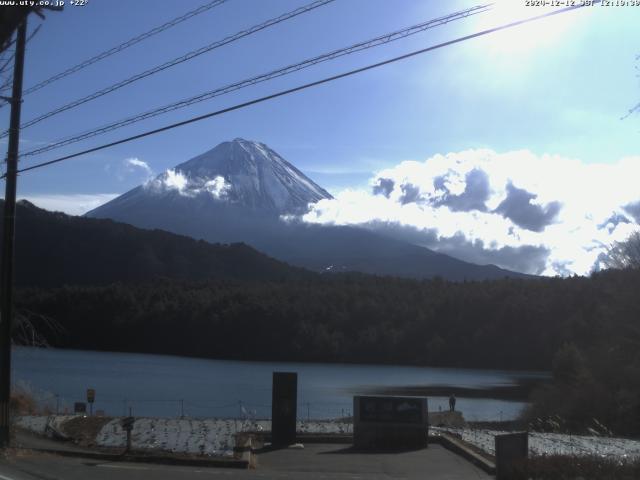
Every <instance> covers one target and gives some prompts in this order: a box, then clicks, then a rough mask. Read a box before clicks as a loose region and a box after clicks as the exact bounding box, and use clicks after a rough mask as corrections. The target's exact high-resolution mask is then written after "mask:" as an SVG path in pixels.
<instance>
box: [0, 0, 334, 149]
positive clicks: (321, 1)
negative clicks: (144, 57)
mask: <svg viewBox="0 0 640 480" xmlns="http://www.w3.org/2000/svg"><path fill="white" fill-rule="evenodd" d="M334 1H335V0H315V1H314V2H311V3H310V4H308V5H305V6H303V7H300V8H296V9H295V10H292V11H290V12H287V13H285V14H282V15H280V16H278V17H275V18H271V19H269V20H267V21H266V22H263V23H261V24H258V25H254V26H253V27H251V28H249V29H247V30H242V31H240V32H238V33H235V34H233V35H230V36H228V37H225V38H223V39H222V40H218V41H216V42H214V43H211V44H209V45H205V46H204V47H201V48H198V49H197V50H192V51H190V52H188V53H186V54H184V55H182V56H180V57H176V58H174V59H172V60H169V61H168V62H165V63H163V64H161V65H157V66H155V67H153V68H150V69H148V70H145V71H144V72H141V73H138V74H136V75H134V76H132V77H129V78H126V79H124V80H122V81H120V82H118V83H115V84H113V85H110V86H108V87H106V88H103V89H102V90H98V91H97V92H94V93H92V94H89V95H87V96H85V97H82V98H79V99H77V100H74V101H73V102H70V103H67V104H66V105H63V106H61V107H58V108H56V109H55V110H51V111H50V112H47V113H44V114H42V115H40V116H39V117H36V118H34V119H32V120H29V121H28V122H26V123H24V124H22V125H21V126H20V128H23V129H24V128H27V127H30V126H31V125H35V124H36V123H39V122H41V121H43V120H45V119H47V118H50V117H53V116H54V115H58V114H59V113H62V112H65V111H67V110H70V109H72V108H75V107H78V106H80V105H83V104H85V103H87V102H90V101H91V100H95V99H96V98H100V97H102V96H104V95H107V94H109V93H111V92H114V91H116V90H119V89H120V88H122V87H125V86H127V85H130V84H132V83H134V82H137V81H138V80H142V79H143V78H147V77H149V76H151V75H154V74H156V73H159V72H162V71H163V70H166V69H168V68H171V67H174V66H176V65H179V64H181V63H184V62H186V61H189V60H192V59H194V58H196V57H198V56H200V55H203V54H205V53H207V52H210V51H212V50H215V49H216V48H220V47H222V46H224V45H227V44H229V43H232V42H235V41H236V40H239V39H241V38H244V37H247V36H249V35H252V34H254V33H256V32H259V31H261V30H264V29H266V28H269V27H272V26H273V25H277V24H279V23H282V22H284V21H286V20H289V19H291V18H294V17H297V16H298V15H302V14H303V13H307V12H309V11H311V10H314V9H316V8H318V7H322V6H324V5H326V4H328V3H331V2H334ZM7 135H8V131H5V132H3V133H2V134H0V138H2V137H5V136H7Z"/></svg>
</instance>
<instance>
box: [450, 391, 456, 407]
mask: <svg viewBox="0 0 640 480" xmlns="http://www.w3.org/2000/svg"><path fill="white" fill-rule="evenodd" d="M455 410H456V394H455V393H452V394H451V396H450V397H449V411H450V412H455Z"/></svg>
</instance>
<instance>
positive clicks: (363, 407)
mask: <svg viewBox="0 0 640 480" xmlns="http://www.w3.org/2000/svg"><path fill="white" fill-rule="evenodd" d="M359 401H360V409H359V410H360V418H359V420H360V421H362V422H372V423H422V422H424V415H426V412H424V411H423V407H422V400H421V399H418V398H416V399H411V398H393V397H359Z"/></svg>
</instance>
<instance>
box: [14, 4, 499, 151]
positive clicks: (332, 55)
mask: <svg viewBox="0 0 640 480" xmlns="http://www.w3.org/2000/svg"><path fill="white" fill-rule="evenodd" d="M488 9H490V4H487V5H479V6H476V7H472V8H469V9H466V10H462V11H459V12H455V13H452V14H449V15H445V16H443V17H438V18H436V19H432V20H429V21H426V22H423V23H420V24H417V25H414V26H411V27H408V28H404V29H402V30H397V31H395V32H391V33H386V34H384V35H381V36H378V37H375V38H373V39H370V40H366V41H364V42H359V43H356V44H354V45H351V46H349V47H346V48H341V49H338V50H333V51H331V52H328V53H324V54H322V55H318V56H316V57H312V58H308V59H306V60H303V61H302V62H299V63H295V64H292V65H288V66H286V67H283V68H279V69H277V70H273V71H270V72H268V73H263V74H261V75H258V76H255V77H251V78H249V79H245V80H241V81H239V82H235V83H232V84H229V85H226V86H224V87H220V88H217V89H215V90H210V91H207V92H204V93H201V94H198V95H195V96H193V97H189V98H186V99H183V100H180V101H178V102H173V103H170V104H168V105H164V106H162V107H159V108H155V109H153V110H150V111H147V112H144V113H140V114H137V115H134V116H132V117H128V118H125V119H123V120H119V121H117V122H113V123H110V124H107V125H104V126H102V127H98V128H96V129H93V130H89V131H87V132H84V133H81V134H78V135H75V136H72V137H68V138H64V139H61V140H59V141H55V142H53V143H51V144H49V145H46V146H44V147H40V148H37V149H34V150H31V151H28V152H25V153H24V154H23V155H22V157H28V156H33V155H38V154H41V153H44V152H48V151H50V150H54V149H57V148H61V147H63V146H66V145H70V144H72V143H76V142H79V141H81V140H85V139H87V138H90V137H95V136H97V135H102V134H104V133H107V132H110V131H113V130H117V129H119V128H122V127H126V126H128V125H131V124H134V123H137V122H140V121H142V120H146V119H148V118H152V117H155V116H158V115H161V114H164V113H167V112H170V111H173V110H178V109H180V108H185V107H188V106H190V105H193V104H196V103H200V102H203V101H205V100H210V99H212V98H215V97H218V96H221V95H226V94H228V93H231V92H234V91H236V90H240V89H243V88H246V87H249V86H252V85H256V84H258V83H262V82H266V81H268V80H272V79H274V78H278V77H281V76H284V75H288V74H291V73H294V72H297V71H299V70H303V69H305V68H309V67H311V66H313V65H317V64H319V63H323V62H326V61H329V60H334V59H336V58H339V57H342V56H345V55H350V54H352V53H356V52H359V51H362V50H367V49H369V48H374V47H378V46H380V45H384V44H387V43H391V42H394V41H396V40H400V39H402V38H406V37H408V36H410V35H415V34H417V33H420V32H423V31H425V30H427V29H430V28H434V27H437V26H440V25H444V24H447V23H450V22H453V21H455V20H460V19H463V18H467V17H469V16H471V15H476V14H479V13H483V12H486V11H487V10H488Z"/></svg>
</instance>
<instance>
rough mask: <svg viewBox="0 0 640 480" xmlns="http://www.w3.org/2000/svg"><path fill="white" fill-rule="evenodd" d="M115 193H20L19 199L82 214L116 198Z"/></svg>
mask: <svg viewBox="0 0 640 480" xmlns="http://www.w3.org/2000/svg"><path fill="white" fill-rule="evenodd" d="M118 195H119V194H117V193H96V194H71V195H56V194H35V195H21V196H20V197H19V198H18V199H19V200H27V201H29V202H31V203H33V204H34V205H36V206H38V207H40V208H44V209H45V210H50V211H56V212H64V213H67V214H69V215H83V214H85V213H87V212H88V211H89V210H93V209H94V208H96V207H99V206H100V205H102V204H104V203H107V202H108V201H110V200H113V199H114V198H116V197H117V196H118Z"/></svg>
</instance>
